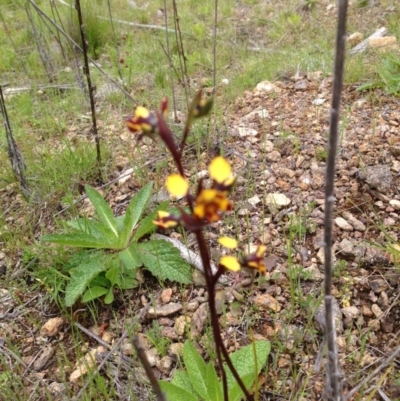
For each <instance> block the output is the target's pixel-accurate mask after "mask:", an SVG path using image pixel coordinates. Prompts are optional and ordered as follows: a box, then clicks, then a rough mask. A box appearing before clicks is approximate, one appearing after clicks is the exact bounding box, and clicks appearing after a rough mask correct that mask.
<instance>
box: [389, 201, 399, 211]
mask: <svg viewBox="0 0 400 401" xmlns="http://www.w3.org/2000/svg"><path fill="white" fill-rule="evenodd" d="M389 205H390V206H392V207H393V209H395V210H400V201H399V200H397V199H392V200H391V201H389Z"/></svg>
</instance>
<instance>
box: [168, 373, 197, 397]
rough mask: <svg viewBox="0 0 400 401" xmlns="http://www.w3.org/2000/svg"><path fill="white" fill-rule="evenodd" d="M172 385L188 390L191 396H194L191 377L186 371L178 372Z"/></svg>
mask: <svg viewBox="0 0 400 401" xmlns="http://www.w3.org/2000/svg"><path fill="white" fill-rule="evenodd" d="M171 383H172V384H175V385H176V386H178V387H180V388H182V389H183V390H186V391H187V392H188V393H190V394H194V388H193V386H192V383H190V379H189V376H188V374H187V373H186V372H185V371H184V370H176V371H175V373H174V377H173V378H172V380H171Z"/></svg>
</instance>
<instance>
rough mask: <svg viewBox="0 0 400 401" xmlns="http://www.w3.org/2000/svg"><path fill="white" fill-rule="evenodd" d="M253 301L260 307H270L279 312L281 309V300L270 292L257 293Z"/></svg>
mask: <svg viewBox="0 0 400 401" xmlns="http://www.w3.org/2000/svg"><path fill="white" fill-rule="evenodd" d="M252 301H253V303H254V304H255V305H257V306H258V307H260V308H264V309H270V310H272V311H273V312H279V311H280V310H281V306H280V305H279V302H278V301H277V300H276V299H275V298H274V297H273V296H271V295H269V294H261V295H257V296H256V297H254V298H253V300H252Z"/></svg>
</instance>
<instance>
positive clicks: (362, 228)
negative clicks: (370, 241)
mask: <svg viewBox="0 0 400 401" xmlns="http://www.w3.org/2000/svg"><path fill="white" fill-rule="evenodd" d="M343 217H344V218H345V219H347V221H348V222H349V223H350V224H351V225H352V226H353V227H354V228H355V229H356V230H357V231H361V232H364V231H365V230H366V227H365V225H364V223H362V222H361V221H360V220H358V219H356V218H355V217H354V216H353V215H352V214H351V213H349V212H343Z"/></svg>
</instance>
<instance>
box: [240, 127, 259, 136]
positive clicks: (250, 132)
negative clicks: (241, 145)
mask: <svg viewBox="0 0 400 401" xmlns="http://www.w3.org/2000/svg"><path fill="white" fill-rule="evenodd" d="M237 132H238V134H239V136H240V137H242V138H243V137H246V136H256V135H257V130H255V129H253V128H246V127H237Z"/></svg>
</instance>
